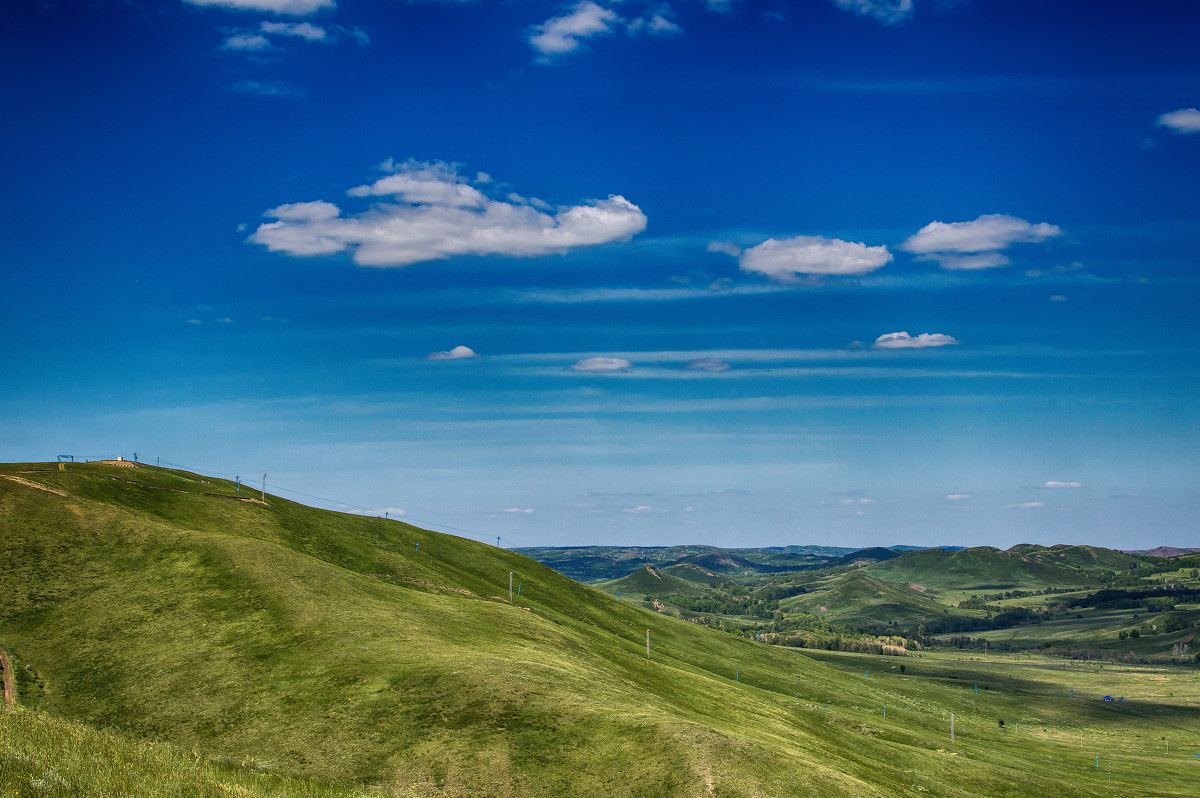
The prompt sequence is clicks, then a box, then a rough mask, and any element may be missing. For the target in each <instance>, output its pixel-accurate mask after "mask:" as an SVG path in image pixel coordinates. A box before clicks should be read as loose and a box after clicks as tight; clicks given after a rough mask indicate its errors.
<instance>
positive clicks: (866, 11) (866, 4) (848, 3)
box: [834, 0, 913, 25]
mask: <svg viewBox="0 0 1200 798" xmlns="http://www.w3.org/2000/svg"><path fill="white" fill-rule="evenodd" d="M834 3H836V4H837V7H838V8H840V9H842V10H843V11H853V12H854V13H855V14H858V15H859V16H860V17H874V18H875V19H877V20H879V21H880V22H882V23H883V24H884V25H893V24H895V23H897V22H899V21H900V20H902V19H904V18H905V17H907V16H909V15H910V14H912V11H913V0H834Z"/></svg>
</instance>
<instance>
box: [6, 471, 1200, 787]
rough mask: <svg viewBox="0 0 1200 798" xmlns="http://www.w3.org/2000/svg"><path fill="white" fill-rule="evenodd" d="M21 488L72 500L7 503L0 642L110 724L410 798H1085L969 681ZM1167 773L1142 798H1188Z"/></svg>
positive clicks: (476, 557) (169, 479)
mask: <svg viewBox="0 0 1200 798" xmlns="http://www.w3.org/2000/svg"><path fill="white" fill-rule="evenodd" d="M17 472H25V473H17ZM28 472H35V473H28ZM3 474H13V475H17V476H19V477H21V478H22V479H26V480H30V481H33V482H35V483H37V484H40V485H42V486H45V487H48V488H50V489H52V490H58V491H61V492H62V493H64V494H66V495H63V496H60V495H58V494H55V493H49V492H47V491H46V490H43V489H38V488H34V487H30V486H27V485H22V484H18V483H14V482H12V481H10V480H7V479H0V530H2V532H3V534H2V536H0V595H3V596H4V598H5V600H4V602H2V603H0V645H4V646H5V647H6V648H7V649H8V650H9V651H11V652H13V653H15V654H16V655H17V656H18V657H19V658H20V661H21V662H22V663H24V664H26V665H28V666H30V667H31V668H33V670H34V672H36V677H37V678H38V679H40V680H41V681H42V682H44V684H45V689H44V692H39V693H38V694H35V695H30V696H28V698H29V699H30V700H31V701H36V702H37V703H38V705H39V706H40V707H41V708H43V709H45V710H49V711H51V712H52V713H54V714H56V715H60V716H65V717H69V718H74V719H77V720H80V721H84V722H86V723H88V724H90V725H92V726H95V727H101V728H110V729H114V730H118V731H120V732H122V733H124V734H128V735H132V736H135V737H145V738H149V739H154V740H162V741H167V742H169V743H171V744H173V745H174V746H178V747H180V748H182V749H191V748H193V747H194V748H195V749H196V750H198V751H200V752H202V753H203V754H204V755H205V756H207V757H215V758H217V759H224V760H228V761H229V762H233V763H236V762H242V761H245V760H247V759H249V760H251V761H253V762H254V763H256V764H257V766H258V767H260V768H263V769H266V770H271V771H280V772H283V773H286V774H290V775H292V776H299V777H315V778H320V779H327V780H331V781H334V782H339V783H342V784H348V783H350V782H352V781H353V780H363V781H368V782H371V783H373V784H376V785H378V786H379V787H381V788H382V789H384V790H385V791H395V792H396V793H397V794H399V793H404V794H419V795H441V794H447V795H452V796H459V795H462V796H465V795H481V794H482V795H496V796H504V795H573V796H591V795H596V796H600V795H604V796H638V795H644V796H655V798H658V797H660V796H696V795H703V794H713V795H720V796H758V795H829V794H849V795H864V796H866V795H894V794H899V793H900V792H907V791H908V788H909V787H910V786H913V785H916V786H922V787H924V788H925V789H926V790H927V791H928V794H930V795H947V796H966V795H1019V794H1029V792H1028V789H1033V788H1036V790H1037V791H1038V792H1044V793H1050V792H1053V793H1057V794H1061V795H1087V794H1091V790H1090V789H1089V787H1088V785H1087V783H1085V782H1080V781H1078V778H1077V776H1078V774H1077V773H1076V772H1075V770H1074V769H1071V768H1066V767H1065V766H1064V767H1063V768H1059V767H1049V768H1047V767H1044V766H1043V767H1039V768H1037V769H1036V773H1037V775H1036V776H1035V777H1033V778H1034V779H1035V782H1036V783H1035V784H1033V785H1030V784H1027V783H1026V782H1025V781H1024V779H1025V778H1026V774H1028V773H1030V772H1034V768H1031V767H1030V765H1031V762H1032V761H1033V759H1032V757H1033V756H1034V753H1032V750H1031V749H1028V748H1027V747H1026V746H1025V745H1024V744H1023V743H1021V742H1020V741H1013V742H1010V739H1009V738H1007V737H1005V736H1003V735H999V734H995V733H993V732H992V729H991V726H990V725H989V723H988V720H987V714H988V713H990V711H991V708H990V707H986V708H983V709H980V708H979V707H978V705H974V704H972V703H971V702H968V701H965V699H964V697H963V696H962V695H961V693H962V691H961V690H960V689H958V686H957V685H956V686H949V687H948V686H944V685H941V684H939V683H937V682H934V681H929V682H928V683H926V684H923V685H922V686H921V688H922V691H921V692H920V694H919V695H917V694H913V695H909V694H907V693H905V690H906V689H907V688H905V687H904V683H903V682H902V681H901V680H899V679H895V680H893V681H894V683H892V682H889V681H888V680H887V679H882V680H881V679H876V680H874V682H873V683H872V684H871V685H870V687H867V686H865V685H860V684H859V682H858V680H857V679H856V678H854V677H852V676H851V675H848V674H845V673H842V672H840V671H839V670H837V669H836V668H829V667H825V666H822V665H820V664H817V663H814V662H813V661H811V660H810V659H808V658H806V657H804V656H802V655H800V654H797V653H796V652H792V651H787V650H780V649H775V648H771V647H768V646H763V645H756V644H754V643H751V642H749V641H746V640H742V639H738V638H735V637H732V636H729V635H724V634H721V633H719V632H716V631H713V630H709V629H704V628H700V627H696V626H694V625H691V624H685V623H680V622H677V621H674V620H671V619H666V618H662V617H659V616H656V615H653V614H651V613H647V612H646V611H644V610H643V609H641V608H639V607H636V606H632V605H629V604H620V605H618V604H617V603H616V602H615V601H613V600H612V599H611V598H608V597H606V596H604V595H602V594H600V593H598V592H597V591H594V590H591V589H589V588H586V587H584V586H582V585H579V584H577V583H574V582H571V581H570V580H567V579H564V578H563V577H561V576H560V575H558V574H556V573H554V572H553V571H551V570H550V569H548V568H546V567H544V566H541V565H538V564H537V563H535V562H532V561H530V560H527V559H525V558H523V557H520V556H518V555H516V554H513V553H511V552H506V551H502V550H498V549H495V548H493V547H490V546H486V545H484V544H480V543H476V542H473V541H468V540H462V539H458V538H453V537H449V536H444V535H437V534H435V533H430V532H424V531H421V530H417V529H414V528H412V527H409V526H406V525H403V524H399V523H395V522H393V523H388V524H383V525H382V526H381V527H380V526H379V525H377V522H376V521H375V520H374V519H364V518H360V517H352V516H344V515H338V514H334V513H327V512H321V511H316V510H312V509H310V508H305V507H302V506H300V505H295V504H292V503H290V502H287V501H284V500H281V499H278V498H275V497H268V504H269V506H263V505H260V504H256V503H251V502H246V501H239V500H238V499H239V497H238V495H237V494H236V493H235V492H234V486H233V485H232V484H229V483H224V482H220V481H204V480H200V479H198V478H195V477H191V476H189V475H183V474H179V473H176V472H166V471H157V470H154V469H149V468H144V467H143V468H138V469H119V468H116V467H110V466H103V465H87V466H82V465H77V464H76V465H70V466H68V467H67V470H66V471H58V470H57V469H56V468H55V467H54V466H53V465H49V466H46V465H33V466H4V467H0V475H3ZM120 480H134V481H138V482H144V483H148V484H149V485H153V486H155V487H148V486H147V485H139V484H133V483H132V482H129V481H120ZM204 493H208V494H216V495H201V494H204ZM377 529H381V531H380V532H379V534H380V540H379V543H378V544H377V543H376V542H375V536H376V533H377ZM418 541H419V542H420V550H419V552H418V551H416V550H415V549H416V544H417V542H418ZM509 571H513V572H515V578H516V580H517V581H519V582H521V583H522V585H523V590H522V593H521V601H520V602H519V604H520V607H513V606H510V605H509V604H508V603H507V602H506V601H501V600H499V599H497V598H496V597H499V596H506V595H507V586H508V572H509ZM367 574H377V575H378V574H387V575H390V576H388V577H386V578H372V577H370V576H367ZM647 628H649V629H650V630H651V634H652V638H653V645H654V651H655V658H654V660H653V661H647V660H646V659H645V657H644V640H645V637H644V635H645V630H646V629H647ZM735 669H736V670H738V671H740V682H735V681H733V679H732V678H731V677H732V676H733V672H734V671H735ZM796 674H801V678H800V687H799V690H800V697H801V699H802V701H801V702H800V703H797V702H796V690H797V681H796ZM1012 686H1013V689H1014V690H1019V689H1020V688H1021V686H1020V684H1013V685H1012ZM881 691H883V692H881ZM887 691H893V692H887ZM885 694H886V695H890V696H894V698H892V699H891V700H893V701H895V702H896V703H895V704H893V706H895V707H900V706H901V705H904V706H906V707H907V711H906V712H905V713H902V714H899V715H896V717H895V718H894V719H893V717H892V716H889V719H888V720H886V721H885V720H883V719H881V718H880V717H878V702H879V698H880V697H881V696H882V695H885ZM826 704H828V705H829V709H828V710H826V709H818V707H823V706H824V705H826ZM973 707H974V708H973ZM948 708H949V709H952V710H955V711H958V712H959V713H960V718H961V719H962V720H961V722H962V723H963V724H964V725H963V726H962V729H963V730H964V731H963V732H962V733H960V739H959V741H958V743H957V744H956V745H955V746H954V747H953V748H951V747H950V746H949V745H948V743H947V741H946V740H945V739H944V738H945V734H944V729H943V728H942V726H943V723H942V721H941V712H942V711H945V710H947V709H948ZM896 711H898V710H896ZM1064 711H1065V710H1064ZM1181 711H1182V710H1181ZM1188 711H1190V712H1191V713H1192V714H1191V716H1190V717H1191V718H1192V719H1193V721H1194V720H1196V719H1197V716H1196V713H1195V710H1194V709H1192V710H1188ZM893 715H895V711H894V712H893ZM5 722H6V723H8V722H9V719H6V721H5ZM967 729H972V730H973V731H966V730H967ZM13 739H14V738H13V737H10V736H8V735H6V736H5V737H4V743H3V746H8V747H0V750H3V751H4V752H5V753H4V756H7V757H9V760H12V759H13V758H14V757H19V756H27V757H35V758H36V756H37V754H36V751H34V752H33V753H31V751H32V750H33V749H30V748H28V747H25V748H19V747H18V748H17V750H16V753H15V754H14V753H13V749H12V746H13V745H17V746H20V745H21V743H19V742H18V743H14V742H13ZM1056 744H1057V743H1052V744H1051V748H1050V749H1049V750H1056V749H1054V747H1053V746H1054V745H1056ZM1045 750H1047V749H1046V748H1045V747H1044V746H1042V747H1039V748H1038V751H1040V752H1042V753H1044V751H1045ZM1039 755H1040V754H1039ZM9 760H4V761H9ZM1159 764H1160V765H1161V763H1159ZM1159 770H1160V771H1161V772H1163V773H1165V774H1166V775H1162V776H1160V777H1159V778H1158V779H1157V780H1156V781H1154V782H1153V784H1152V785H1151V784H1150V783H1149V782H1147V783H1146V784H1144V785H1143V784H1142V782H1138V781H1132V782H1130V783H1129V784H1128V785H1127V786H1128V787H1129V790H1130V792H1131V793H1132V794H1145V795H1151V794H1155V795H1171V794H1179V795H1183V794H1190V792H1189V791H1190V789H1191V786H1192V785H1191V784H1190V783H1188V782H1186V781H1185V780H1184V779H1183V778H1182V776H1181V777H1179V778H1176V776H1175V775H1173V773H1174V771H1172V770H1171V769H1170V767H1168V766H1166V765H1162V767H1160V768H1159ZM9 778H10V771H9V769H8V768H6V769H5V772H4V775H3V776H0V788H2V789H8V788H9V787H11V786H12V784H14V783H16V782H6V781H5V780H6V779H9ZM1018 783H1020V784H1021V785H1022V788H1021V789H1017V788H1016V787H1015V786H1014V785H1017V784H1018Z"/></svg>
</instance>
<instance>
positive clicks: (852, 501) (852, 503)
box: [838, 499, 875, 507]
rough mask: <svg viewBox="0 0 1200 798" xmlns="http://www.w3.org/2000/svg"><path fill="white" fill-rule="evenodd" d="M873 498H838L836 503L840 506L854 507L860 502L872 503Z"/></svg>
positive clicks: (860, 503) (873, 501)
mask: <svg viewBox="0 0 1200 798" xmlns="http://www.w3.org/2000/svg"><path fill="white" fill-rule="evenodd" d="M874 503H875V500H874V499H838V504H839V505H840V506H842V507H854V506H856V505H862V504H874Z"/></svg>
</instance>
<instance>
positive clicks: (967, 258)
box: [921, 252, 1012, 272]
mask: <svg viewBox="0 0 1200 798" xmlns="http://www.w3.org/2000/svg"><path fill="white" fill-rule="evenodd" d="M921 260H936V261H937V262H938V265H939V266H941V267H942V268H943V269H946V270H947V271H952V272H967V271H979V270H980V269H995V268H997V267H998V266H1007V265H1008V264H1010V263H1012V261H1011V260H1009V259H1008V257H1007V256H1005V255H1001V254H1000V253H999V252H983V253H980V254H977V255H951V254H948V253H945V252H941V253H937V254H934V255H925V256H922V257H921Z"/></svg>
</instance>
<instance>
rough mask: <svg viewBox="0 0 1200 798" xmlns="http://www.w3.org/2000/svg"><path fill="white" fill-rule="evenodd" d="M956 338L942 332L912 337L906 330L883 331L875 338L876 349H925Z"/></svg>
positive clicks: (941, 344) (946, 343)
mask: <svg viewBox="0 0 1200 798" xmlns="http://www.w3.org/2000/svg"><path fill="white" fill-rule="evenodd" d="M957 343H958V339H956V338H955V337H954V336H952V335H943V334H942V333H921V334H920V335H918V336H917V337H915V338H914V337H913V336H911V335H909V334H908V333H906V332H894V333H885V334H884V335H881V336H879V337H878V338H876V339H875V343H874V344H873V346H874V347H875V348H876V349H926V348H929V347H932V346H950V345H953V344H957Z"/></svg>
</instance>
